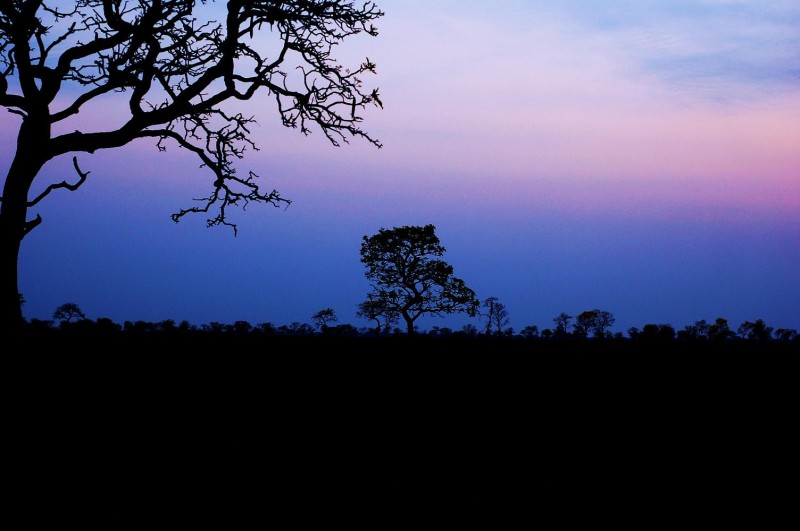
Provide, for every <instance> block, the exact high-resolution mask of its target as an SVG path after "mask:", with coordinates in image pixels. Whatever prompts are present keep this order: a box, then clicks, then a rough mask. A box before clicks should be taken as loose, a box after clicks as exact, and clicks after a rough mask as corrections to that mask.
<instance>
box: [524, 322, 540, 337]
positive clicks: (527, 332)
mask: <svg viewBox="0 0 800 531" xmlns="http://www.w3.org/2000/svg"><path fill="white" fill-rule="evenodd" d="M520 335H522V337H526V338H529V339H530V338H534V337H539V327H538V326H536V325H529V326H526V327H525V328H523V329H522V330H521V331H520Z"/></svg>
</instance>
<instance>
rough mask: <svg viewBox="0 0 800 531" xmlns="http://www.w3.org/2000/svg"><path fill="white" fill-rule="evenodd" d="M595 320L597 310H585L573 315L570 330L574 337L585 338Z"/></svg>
mask: <svg viewBox="0 0 800 531" xmlns="http://www.w3.org/2000/svg"><path fill="white" fill-rule="evenodd" d="M596 321H597V310H586V311H584V312H581V313H579V314H578V315H577V317H575V323H574V324H573V325H572V330H573V333H574V335H575V337H580V338H585V337H586V336H587V335H588V334H589V330H591V329H592V328H594V325H595V322H596Z"/></svg>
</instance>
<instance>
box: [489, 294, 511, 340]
mask: <svg viewBox="0 0 800 531" xmlns="http://www.w3.org/2000/svg"><path fill="white" fill-rule="evenodd" d="M483 307H484V308H486V313H485V314H484V315H485V317H486V335H487V336H488V335H490V334H491V333H492V327H494V329H495V331H496V333H497V335H498V336H499V335H501V334H502V331H503V327H505V326H507V325H508V323H509V322H510V320H509V318H508V310H507V309H506V305H505V304H503V303H502V302H500V301H499V300H498V299H497V297H487V298H486V299H485V300H484V301H483Z"/></svg>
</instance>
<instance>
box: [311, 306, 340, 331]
mask: <svg viewBox="0 0 800 531" xmlns="http://www.w3.org/2000/svg"><path fill="white" fill-rule="evenodd" d="M311 320H312V321H314V326H316V327H317V329H319V330H322V329H323V328H326V327H327V326H328V323H335V322H337V321H338V320H339V318H338V317H336V312H335V311H334V309H333V308H325V309H323V310H320V311H318V312H317V313H315V314H314V315H312V316H311Z"/></svg>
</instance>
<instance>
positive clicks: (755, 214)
mask: <svg viewBox="0 0 800 531" xmlns="http://www.w3.org/2000/svg"><path fill="white" fill-rule="evenodd" d="M595 4H600V5H595ZM378 5H379V6H380V7H381V8H382V9H383V10H384V11H385V12H386V15H385V16H384V17H383V18H382V19H381V20H380V21H379V24H378V27H379V29H380V35H379V36H378V37H376V38H367V37H364V38H361V37H359V38H357V39H355V40H354V41H353V42H352V43H347V44H344V45H343V46H342V47H341V53H340V54H339V57H340V58H341V61H342V62H343V63H345V64H356V63H357V62H358V61H360V60H361V59H363V57H365V56H366V57H369V58H370V59H371V60H373V61H375V62H376V63H377V65H378V73H377V76H373V77H368V78H365V82H366V83H367V84H368V85H370V86H375V87H379V88H380V93H381V95H382V100H383V102H384V105H385V108H384V109H383V110H378V109H370V110H368V112H367V113H366V119H365V122H364V128H365V129H366V130H368V131H369V132H370V133H371V134H373V135H374V136H375V137H377V138H378V139H380V141H381V142H382V143H383V145H384V147H383V148H382V149H376V148H375V147H373V146H371V145H369V144H367V143H366V142H363V141H359V140H353V141H352V143H351V144H349V145H343V146H342V147H339V148H335V147H333V146H331V145H330V144H328V143H327V141H326V140H325V139H324V137H323V135H322V134H321V133H319V132H314V133H312V135H311V136H308V137H304V136H303V135H301V134H300V133H298V132H297V131H294V130H289V129H285V128H283V127H281V126H280V125H279V124H278V117H277V113H276V111H275V107H274V104H273V102H272V101H271V100H266V99H265V100H260V101H252V102H249V103H248V104H247V105H246V107H245V109H246V113H253V114H255V115H256V117H257V118H259V123H260V126H259V127H258V128H256V129H255V131H254V135H255V140H256V143H257V145H258V147H259V148H260V151H258V152H254V153H250V154H249V156H247V157H246V158H245V160H244V161H242V163H241V164H240V165H239V166H240V168H242V171H244V170H246V169H252V170H253V171H255V172H256V173H257V174H259V175H261V177H262V185H263V186H264V187H265V188H268V189H271V188H276V189H277V190H279V191H280V192H281V193H282V194H283V195H284V196H286V197H288V198H290V199H291V200H292V201H293V203H292V204H291V206H289V207H288V208H286V209H275V208H272V207H258V206H255V205H254V206H251V207H250V208H248V210H247V211H245V212H241V211H237V212H235V214H234V217H235V219H236V221H237V222H238V223H239V235H238V236H237V237H234V236H233V233H232V232H231V231H229V230H227V229H226V228H216V229H206V228H205V218H204V217H203V216H193V217H191V216H190V217H186V218H184V219H183V221H181V223H179V224H175V223H173V222H172V221H171V219H170V217H169V215H170V214H171V213H172V212H174V211H176V210H178V209H180V208H183V207H186V206H188V205H189V204H190V203H191V199H192V198H193V197H198V196H202V195H204V194H205V193H207V191H208V187H209V186H210V179H209V176H208V175H207V174H205V173H203V172H202V171H201V170H199V169H198V168H197V163H196V161H195V160H194V159H192V158H191V157H189V156H188V155H186V154H183V153H180V152H179V151H178V150H177V149H172V150H170V151H168V152H167V153H158V151H157V150H156V149H155V147H154V146H153V145H152V144H151V143H147V142H141V143H137V144H135V145H131V146H128V147H127V148H125V149H121V150H115V151H107V152H99V153H96V154H94V155H88V154H84V155H80V157H79V161H80V163H81V167H82V168H83V169H84V170H89V171H91V174H90V177H89V180H88V182H87V183H86V184H85V185H84V186H83V187H82V188H81V189H80V190H79V191H77V192H74V193H69V192H66V191H61V193H56V194H53V195H51V196H50V197H49V198H48V199H47V200H45V201H44V202H43V203H42V204H41V205H40V206H41V208H37V209H36V210H35V211H34V212H32V213H31V217H33V216H35V214H36V213H37V212H38V213H41V215H42V217H43V218H44V222H43V223H42V225H41V226H39V227H38V228H37V229H36V230H34V231H33V232H32V233H31V234H30V235H29V236H28V237H27V238H26V239H25V240H24V242H23V250H22V255H21V258H20V282H21V291H22V292H23V295H24V297H25V299H26V301H27V303H26V304H25V306H24V308H23V310H24V313H25V315H26V317H27V318H29V319H30V318H40V319H50V318H51V317H52V313H53V311H54V310H55V308H56V307H57V306H58V305H60V304H62V303H65V302H75V303H77V304H78V305H79V306H80V307H81V308H82V309H83V311H84V312H85V313H86V314H87V316H88V317H90V318H92V319H96V318H98V317H109V318H111V319H113V320H115V321H117V322H120V323H121V322H123V321H125V320H131V321H135V320H146V321H161V320H164V319H174V320H176V321H181V320H184V319H186V320H188V321H190V322H192V323H194V324H204V323H209V322H211V321H218V322H223V323H231V322H233V321H236V320H247V321H249V322H251V323H252V324H257V323H261V322H272V323H273V324H276V325H281V324H290V323H292V322H307V323H311V315H312V314H313V313H315V312H316V311H318V310H320V309H323V308H327V307H330V308H333V309H334V310H335V311H336V313H337V315H338V317H339V322H341V323H350V324H353V325H355V326H358V327H362V326H368V325H369V323H368V322H367V321H364V320H359V319H357V318H356V317H355V313H356V305H357V304H358V303H359V302H360V301H362V300H364V298H365V296H366V293H367V292H368V290H369V286H368V283H367V281H366V279H365V277H364V267H363V265H362V264H361V263H360V261H359V248H360V244H361V238H362V236H364V235H371V234H374V233H375V232H377V231H378V230H379V229H380V228H382V227H385V228H389V227H393V226H399V225H424V224H427V223H433V224H434V225H436V228H437V234H438V235H439V237H440V239H441V241H442V244H443V245H444V246H445V247H446V249H447V253H446V254H445V257H444V258H445V259H446V260H447V261H449V262H450V263H451V264H452V265H453V266H454V268H455V273H456V275H457V276H459V277H461V278H463V279H464V280H465V281H466V283H467V285H468V286H470V287H471V288H473V289H474V290H475V291H476V293H477V295H478V297H479V298H481V299H484V298H486V297H489V296H495V297H497V298H498V299H499V300H500V301H501V302H503V303H504V304H505V305H506V307H507V309H508V310H509V313H510V318H511V326H512V327H514V328H515V329H517V330H519V329H521V328H523V327H525V326H527V325H537V326H538V327H539V328H540V329H543V328H549V327H552V326H553V322H552V319H553V318H554V317H555V316H556V315H558V314H559V313H561V312H567V313H570V314H572V315H575V314H577V313H580V312H581V311H583V310H588V309H593V308H599V309H604V310H607V311H610V312H611V313H613V314H614V315H615V316H616V318H617V322H616V325H615V326H614V331H622V332H625V331H627V329H628V328H629V327H631V326H637V327H641V326H642V325H644V324H647V323H669V324H672V325H673V326H674V327H675V328H677V329H681V328H683V326H685V325H688V324H692V323H694V322H695V321H697V320H699V319H706V320H709V321H711V320H713V319H715V318H716V317H724V318H727V319H728V320H729V322H730V324H731V325H732V326H733V327H736V326H738V324H740V323H741V322H742V321H744V320H755V319H759V318H760V319H764V320H765V321H766V322H767V324H768V325H770V326H773V327H775V328H779V327H789V328H795V329H800V303H798V302H797V301H800V274H798V272H800V4H798V3H797V2H796V0H793V1H774V2H762V1H760V0H753V1H733V0H731V1H722V0H718V1H711V0H707V1H702V0H692V1H673V0H669V1H666V0H665V1H654V2H633V1H617V2H593V3H587V2H578V1H561V2H552V1H550V2H538V1H510V0H503V1H499V2H463V1H459V2H456V1H437V2H424V1H415V0H384V1H379V2H378ZM114 118H115V116H114V111H113V109H106V110H105V111H104V112H103V113H101V114H98V115H95V116H87V115H86V114H83V115H82V116H81V120H84V121H83V122H81V124H80V125H82V126H85V125H86V124H87V123H89V121H91V126H94V127H97V128H103V127H109V126H111V125H113V124H114V123H115V122H114ZM16 125H17V117H16V116H14V115H10V114H7V113H4V114H2V115H0V141H1V142H2V144H0V162H2V165H3V167H7V166H8V163H9V162H10V157H11V154H12V153H13V141H14V137H15V134H16ZM43 176H44V178H43V179H42V180H41V181H40V182H39V183H38V185H37V188H36V190H40V189H42V188H44V187H45V186H46V185H47V183H49V182H52V181H54V180H58V181H60V180H62V179H64V178H68V179H70V180H74V176H73V171H72V170H71V167H70V161H69V159H66V158H65V159H64V160H56V161H53V162H52V164H51V165H49V166H48V167H47V168H46V170H45V172H44V174H43ZM466 323H472V324H474V325H476V326H478V327H481V325H482V321H480V320H478V319H470V318H467V317H464V316H453V317H452V318H446V319H421V320H420V321H419V325H420V328H422V329H430V327H432V326H450V327H452V328H461V326H463V325H464V324H466Z"/></svg>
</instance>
